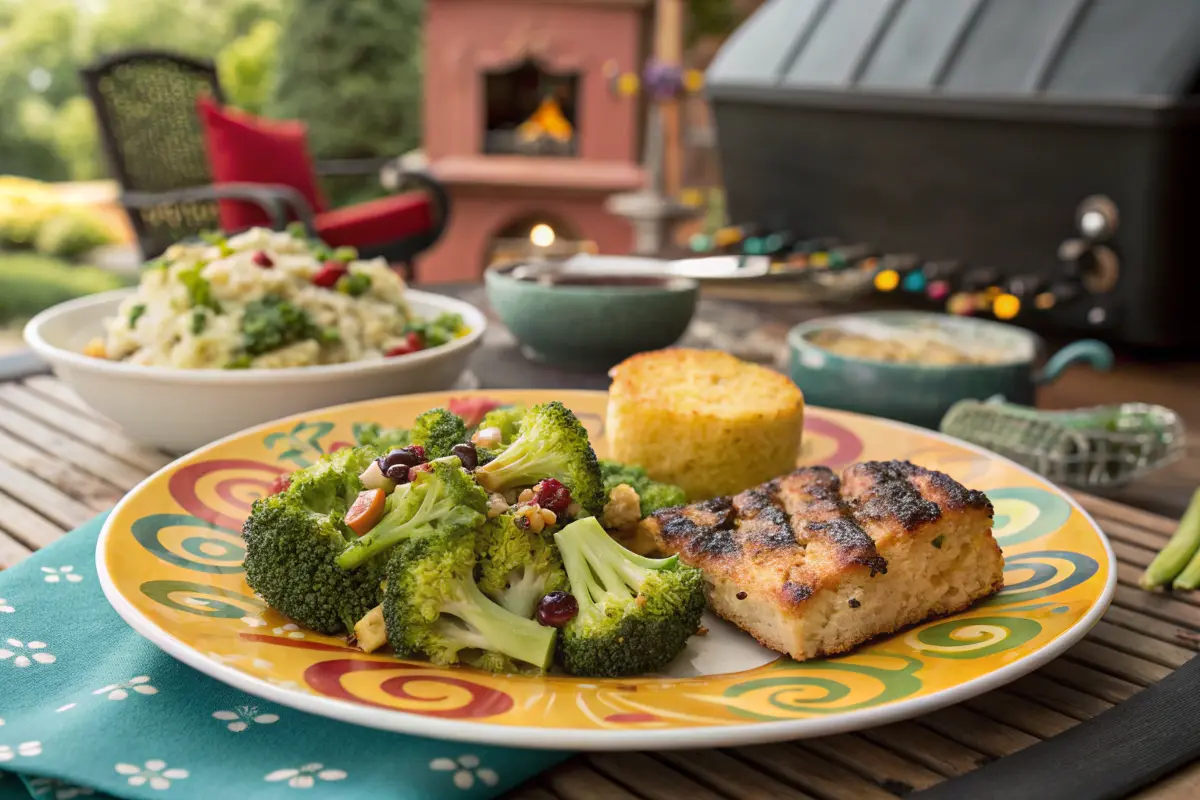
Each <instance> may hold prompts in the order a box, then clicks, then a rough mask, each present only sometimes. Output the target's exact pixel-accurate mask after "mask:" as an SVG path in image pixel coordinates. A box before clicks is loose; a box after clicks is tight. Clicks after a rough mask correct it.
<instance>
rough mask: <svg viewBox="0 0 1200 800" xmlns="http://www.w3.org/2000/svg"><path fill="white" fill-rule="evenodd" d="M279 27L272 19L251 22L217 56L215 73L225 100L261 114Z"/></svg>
mask: <svg viewBox="0 0 1200 800" xmlns="http://www.w3.org/2000/svg"><path fill="white" fill-rule="evenodd" d="M280 32H281V28H280V25H279V23H278V22H277V21H275V20H274V19H262V20H259V21H258V22H256V23H254V26H253V27H251V28H250V30H249V32H247V33H246V34H245V35H244V36H240V37H238V38H237V39H234V40H233V41H232V42H230V43H229V44H228V45H227V46H226V47H225V48H224V49H223V50H221V53H220V54H219V55H218V56H217V72H218V74H219V75H220V78H221V87H222V88H223V89H224V90H225V95H226V97H227V98H228V100H229V102H230V103H232V104H233V105H235V106H237V107H238V108H241V109H244V110H246V111H249V112H250V113H251V114H262V113H263V112H264V110H265V108H266V105H267V100H268V99H269V97H270V94H271V90H272V88H273V86H274V83H275V72H276V67H277V62H278V58H277V55H276V53H277V51H278V47H279V36H280Z"/></svg>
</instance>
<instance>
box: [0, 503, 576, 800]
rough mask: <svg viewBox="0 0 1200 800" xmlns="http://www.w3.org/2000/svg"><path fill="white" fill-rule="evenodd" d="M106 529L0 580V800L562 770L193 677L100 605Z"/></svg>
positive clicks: (452, 780) (439, 792) (427, 785)
mask: <svg viewBox="0 0 1200 800" xmlns="http://www.w3.org/2000/svg"><path fill="white" fill-rule="evenodd" d="M103 521H104V518H103V517H99V518H97V519H94V520H92V521H91V522H89V523H88V524H86V525H84V526H83V527H82V528H80V529H79V530H77V531H75V532H74V533H71V534H70V535H68V536H65V537H63V539H61V540H60V541H58V542H55V543H54V544H53V545H51V546H50V547H47V548H45V549H44V550H42V551H40V552H38V553H35V554H34V555H33V556H32V557H30V558H29V559H27V560H25V561H23V562H22V563H21V564H19V565H17V566H16V567H14V568H12V569H9V570H7V571H4V572H0V770H7V771H8V772H7V773H6V772H3V771H0V800H27V799H28V798H29V797H34V798H38V800H70V799H71V798H89V800H100V799H102V798H105V797H106V796H112V797H119V798H150V797H154V798H180V800H183V798H204V800H211V798H213V797H217V796H221V795H222V794H227V795H228V796H231V797H238V798H303V797H336V798H351V799H353V798H398V799H399V800H424V799H425V798H431V799H432V800H442V798H462V799H463V800H476V799H477V798H490V797H495V796H496V795H498V794H501V793H502V792H504V791H505V790H507V789H509V788H511V787H513V786H516V785H518V784H520V783H521V782H523V781H524V780H526V779H527V778H529V777H531V776H533V775H536V774H537V773H539V772H541V771H542V770H544V769H546V768H547V767H550V766H551V765H553V764H556V763H558V762H560V761H562V760H563V759H564V758H566V757H567V754H566V753H554V752H544V751H536V750H506V749H500V748H496V747H484V746H479V745H473V744H462V743H457V742H443V741H437V740H434V739H420V738H416V737H412V736H403V735H400V734H395V733H385V732H383V731H376V730H371V729H368V728H360V727H357V726H354V725H347V724H345V723H341V722H335V721H333V720H330V719H326V718H324V717H318V716H313V715H310V714H304V713H302V712H299V711H294V710H292V709H291V708H287V707H283V706H278V705H275V704H273V703H268V702H265V701H263V700H260V699H258V698H256V697H254V696H252V695H248V694H245V693H244V692H240V691H238V690H236V689H233V688H230V687H228V686H226V685H225V684H223V683H218V682H217V681H214V680H212V679H211V678H208V677H206V676H204V675H201V674H200V673H199V672H196V671H195V670H193V669H191V668H190V667H186V666H184V665H183V664H180V663H179V662H177V661H175V660H174V659H172V658H171V657H170V656H168V655H167V654H165V653H163V652H162V651H161V650H159V649H158V648H156V647H155V646H154V645H152V644H150V643H149V642H147V641H146V640H145V639H143V638H142V637H141V636H139V635H138V634H137V633H134V631H133V630H132V629H131V628H130V627H129V626H127V625H126V624H125V622H124V621H123V620H122V619H121V618H120V617H119V616H117V613H116V612H115V611H113V610H112V608H110V607H109V605H108V601H107V600H105V599H104V594H103V592H102V591H101V589H100V584H99V582H98V580H97V577H96V565H95V551H96V539H97V538H98V537H99V535H100V528H101V525H102V524H103ZM218 792H220V793H221V794H218ZM105 793H106V794H105Z"/></svg>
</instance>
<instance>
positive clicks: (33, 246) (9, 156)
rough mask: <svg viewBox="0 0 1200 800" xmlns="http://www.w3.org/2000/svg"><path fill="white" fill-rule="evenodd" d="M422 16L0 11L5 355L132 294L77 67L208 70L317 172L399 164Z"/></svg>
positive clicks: (408, 4)
mask: <svg viewBox="0 0 1200 800" xmlns="http://www.w3.org/2000/svg"><path fill="white" fill-rule="evenodd" d="M756 5H757V3H755V2H744V1H741V0H689V8H690V11H691V31H690V36H691V39H692V40H693V42H695V41H699V40H703V39H704V38H705V37H710V38H712V37H718V38H719V37H720V36H721V35H723V34H725V33H727V32H728V31H730V30H732V29H733V27H735V25H736V21H737V20H738V19H739V18H741V17H742V16H744V15H745V14H746V13H747V12H748V11H749V10H750V9H751V8H753V7H754V6H756ZM423 10H424V9H423V0H354V2H344V3H338V2H330V0H0V352H2V351H4V350H5V349H6V348H7V349H11V348H12V347H14V346H16V345H17V344H18V343H19V327H20V325H21V324H23V322H24V320H25V319H27V318H28V317H29V316H31V315H32V314H33V313H36V312H37V311H39V310H41V309H43V308H46V307H48V306H50V305H53V304H55V303H57V302H60V301H62V300H65V299H69V298H71V297H75V296H79V295H82V294H88V293H92V292H96V291H102V290H105V289H109V288H115V287H118V286H121V285H124V284H126V283H129V282H131V281H133V280H135V279H136V261H134V262H133V263H132V264H131V263H130V255H129V254H130V243H131V241H132V240H131V233H130V231H129V229H128V222H127V220H126V219H125V216H124V214H123V212H122V211H121V210H120V207H119V206H118V205H117V203H116V194H117V189H116V187H115V185H114V184H112V183H110V182H108V181H107V180H105V179H106V177H107V173H106V167H105V164H104V158H103V155H102V152H101V149H100V143H99V140H98V135H97V129H96V123H95V119H94V116H93V111H92V107H91V104H90V103H89V101H88V100H87V98H86V97H85V96H84V94H83V88H82V84H81V81H80V78H79V69H80V68H81V67H83V66H85V65H87V64H89V63H91V62H92V61H94V60H95V59H96V58H98V57H99V56H101V55H105V54H110V53H114V52H118V51H123V50H130V49H143V48H144V49H164V50H172V51H176V52H180V53H185V54H190V55H197V56H202V57H206V58H211V59H214V60H215V61H216V63H217V65H218V69H219V73H220V81H221V84H222V87H223V89H224V90H225V92H226V95H227V101H228V102H229V103H231V104H232V105H234V106H237V107H240V108H242V109H244V110H247V111H250V112H252V113H256V114H262V115H265V116H269V117H275V118H281V119H300V120H303V121H304V122H305V123H306V124H307V126H308V130H309V141H310V144H311V146H312V149H313V152H314V154H315V155H316V156H317V157H318V158H372V157H388V156H395V155H397V154H401V153H405V152H408V151H410V150H412V149H414V148H416V147H418V146H419V144H420V142H419V139H420V130H421V107H422V98H421V63H422V53H421V34H422V16H423ZM713 49H715V48H713ZM441 100H442V101H444V102H454V99H453V98H445V99H441ZM330 180H331V181H333V183H330V184H327V185H325V186H323V188H324V189H325V191H326V193H327V194H328V195H329V197H330V198H331V199H332V200H333V201H334V202H335V204H342V203H348V202H354V201H357V200H362V199H368V198H369V197H372V196H376V195H378V194H380V193H381V189H380V188H379V186H378V181H377V180H375V179H373V178H371V177H345V178H333V179H330Z"/></svg>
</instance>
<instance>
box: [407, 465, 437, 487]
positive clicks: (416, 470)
mask: <svg viewBox="0 0 1200 800" xmlns="http://www.w3.org/2000/svg"><path fill="white" fill-rule="evenodd" d="M432 470H433V464H430V463H428V462H426V463H424V464H417V465H416V466H415V467H409V468H408V480H409V483H411V482H413V481H415V480H416V479H417V476H418V475H420V474H421V473H422V472H431V471H432Z"/></svg>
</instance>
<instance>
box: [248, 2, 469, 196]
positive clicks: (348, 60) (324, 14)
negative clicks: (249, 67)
mask: <svg viewBox="0 0 1200 800" xmlns="http://www.w3.org/2000/svg"><path fill="white" fill-rule="evenodd" d="M423 8H424V3H423V2H422V0H372V2H353V3H349V2H347V3H333V2H328V0H293V2H292V11H291V13H290V14H289V15H288V18H287V20H286V22H285V23H284V32H283V38H282V39H281V41H280V44H279V78H278V83H277V84H276V89H275V95H274V99H273V102H272V103H271V104H270V105H269V110H270V112H271V116H275V117H280V118H285V119H302V120H304V121H305V123H307V125H308V129H309V140H310V143H311V145H312V148H313V151H314V152H315V153H316V154H317V155H318V156H319V157H322V158H358V157H370V156H393V155H398V154H400V153H403V152H405V151H407V150H410V149H412V148H414V147H416V146H417V144H418V143H419V141H420V133H421V30H422V25H423V21H424V13H423ZM449 102H454V100H453V99H450V100H449ZM372 180H373V182H376V183H377V181H374V179H372Z"/></svg>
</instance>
